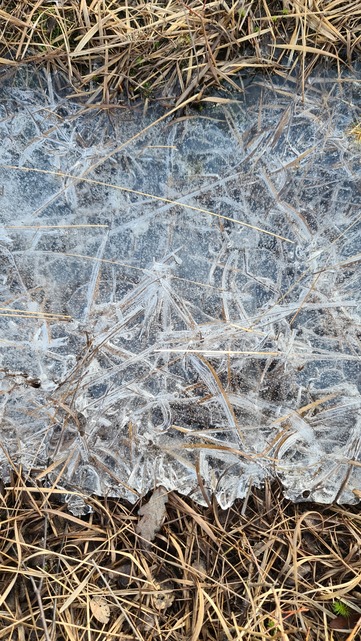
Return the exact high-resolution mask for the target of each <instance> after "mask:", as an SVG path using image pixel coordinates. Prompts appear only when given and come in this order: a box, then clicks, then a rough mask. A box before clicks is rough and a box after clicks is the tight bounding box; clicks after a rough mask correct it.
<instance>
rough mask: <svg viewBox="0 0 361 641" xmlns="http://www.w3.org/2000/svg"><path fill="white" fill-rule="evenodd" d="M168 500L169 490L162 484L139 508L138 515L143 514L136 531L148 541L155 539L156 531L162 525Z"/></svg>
mask: <svg viewBox="0 0 361 641" xmlns="http://www.w3.org/2000/svg"><path fill="white" fill-rule="evenodd" d="M167 502H168V492H167V490H166V489H165V488H164V487H162V486H160V487H158V488H157V489H156V490H155V492H154V493H153V495H152V496H151V498H150V499H149V501H148V503H145V505H142V507H141V508H140V509H139V511H138V515H139V516H141V519H139V523H138V525H137V527H136V531H137V532H138V534H140V535H141V536H142V537H143V538H144V539H146V540H147V541H153V539H154V537H155V535H156V533H157V532H159V530H160V528H161V527H162V523H163V521H164V517H165V506H166V503H167Z"/></svg>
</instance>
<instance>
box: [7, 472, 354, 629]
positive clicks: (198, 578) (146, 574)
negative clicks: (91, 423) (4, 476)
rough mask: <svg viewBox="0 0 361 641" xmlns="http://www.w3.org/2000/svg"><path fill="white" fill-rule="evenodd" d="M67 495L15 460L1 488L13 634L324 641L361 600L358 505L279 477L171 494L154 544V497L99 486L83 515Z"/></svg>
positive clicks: (8, 614)
mask: <svg viewBox="0 0 361 641" xmlns="http://www.w3.org/2000/svg"><path fill="white" fill-rule="evenodd" d="M164 491H165V490H164ZM158 493H159V490H158ZM64 496H65V495H64V490H61V489H56V488H55V487H44V486H41V485H40V484H39V482H37V483H35V482H33V481H31V480H30V479H29V478H27V480H25V479H24V477H23V476H22V475H21V474H20V472H19V471H16V470H14V472H13V478H12V481H11V482H10V483H9V484H8V485H7V486H6V487H4V486H3V487H2V490H1V514H0V518H1V535H0V554H1V556H0V581H1V585H2V591H1V608H0V639H12V640H13V641H21V640H24V639H27V640H29V641H33V640H34V641H35V640H36V641H80V640H81V641H83V640H84V641H85V640H86V641H93V640H97V641H100V640H104V639H107V641H110V640H112V639H127V640H129V641H132V640H133V639H137V640H138V641H145V640H147V641H151V640H152V639H158V640H164V641H166V640H167V641H181V640H183V639H189V640H191V641H197V640H198V639H202V640H203V639H204V640H205V639H207V640H208V639H209V640H214V641H220V640H228V641H237V640H238V639H244V640H245V641H255V640H256V639H264V640H267V639H282V640H283V641H290V640H292V641H293V640H295V641H296V640H300V641H301V640H302V641H305V640H306V639H307V641H321V640H322V641H323V640H326V639H327V640H329V639H331V638H336V637H332V635H333V634H336V632H333V630H332V626H330V623H331V622H332V620H333V617H334V614H333V612H335V607H336V604H339V605H338V606H337V608H338V610H339V609H340V607H341V605H342V607H343V606H344V604H343V601H344V600H345V601H347V603H350V604H351V606H352V608H353V610H354V611H355V612H357V611H358V612H360V607H359V606H360V595H361V592H360V581H361V574H360V567H361V558H360V548H359V545H358V541H359V540H360V536H361V517H360V514H359V513H358V512H357V511H356V508H350V507H346V508H341V507H338V506H337V507H328V508H321V507H320V506H316V505H306V504H304V505H293V504H291V503H289V502H288V501H287V499H285V498H283V497H282V492H281V488H280V487H278V486H272V487H271V486H269V485H266V487H265V489H264V490H257V489H256V490H253V491H252V492H250V494H249V496H248V497H247V498H246V499H245V500H243V501H238V502H237V503H236V504H235V505H234V506H233V507H232V508H230V509H229V510H226V511H222V510H220V509H219V508H218V507H217V505H216V504H212V505H211V506H210V507H207V508H202V507H200V506H199V505H196V504H194V503H192V502H191V501H190V500H188V499H184V498H182V497H180V496H179V495H177V494H176V493H170V494H168V495H167V497H165V498H166V501H167V503H166V512H165V518H164V521H163V524H162V525H161V526H160V528H159V527H157V532H156V533H155V534H154V537H152V538H153V540H152V541H151V542H149V541H147V540H145V539H144V536H142V534H141V533H140V532H141V528H139V522H140V516H139V514H142V515H143V518H144V514H146V512H147V510H146V507H145V500H143V501H142V507H141V509H140V510H139V508H140V503H139V504H137V505H134V506H131V505H127V504H125V503H124V502H121V501H119V500H110V499H109V500H102V501H99V500H97V499H96V498H95V497H94V498H86V499H84V500H85V502H86V503H87V504H88V507H89V508H90V509H91V512H90V513H89V514H88V515H87V516H84V517H79V516H74V515H73V514H71V513H70V512H69V511H68V509H67V507H66V504H65V503H64V501H63V499H64ZM68 498H69V497H68ZM73 498H74V496H73ZM149 505H151V502H149ZM138 512H139V514H138ZM340 599H342V601H341V600H340ZM340 604H341V605H340ZM355 621H356V622H355V623H354V622H353V624H352V625H353V632H351V634H350V635H349V637H348V638H349V640H352V639H354V638H356V634H357V630H358V629H359V628H358V627H357V626H359V616H358V617H357V620H356V619H355ZM330 635H331V636H330Z"/></svg>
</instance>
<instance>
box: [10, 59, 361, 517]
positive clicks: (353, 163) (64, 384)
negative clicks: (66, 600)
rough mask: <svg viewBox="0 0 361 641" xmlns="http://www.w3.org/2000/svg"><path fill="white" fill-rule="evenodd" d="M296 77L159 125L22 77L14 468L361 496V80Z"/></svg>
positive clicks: (131, 485)
mask: <svg viewBox="0 0 361 641" xmlns="http://www.w3.org/2000/svg"><path fill="white" fill-rule="evenodd" d="M275 82H276V81H275ZM277 82H278V84H277V85H273V86H271V84H270V83H269V81H267V80H261V79H258V80H257V79H255V80H254V81H253V82H252V83H250V85H249V87H248V89H247V90H246V91H245V94H244V95H242V96H235V97H234V99H232V100H231V101H230V102H228V103H226V104H219V105H217V104H216V105H215V106H212V105H210V106H209V105H208V106H206V107H205V108H203V109H202V110H199V111H196V110H194V111H192V112H191V113H190V114H188V115H187V117H184V115H182V114H177V116H176V117H173V118H166V119H164V120H162V121H161V122H159V123H158V124H154V123H155V122H156V120H157V118H159V116H160V115H162V114H161V112H157V111H156V110H154V111H152V112H149V114H147V115H146V116H144V115H143V114H142V111H141V109H140V108H139V109H137V108H133V109H132V110H129V109H126V108H119V109H109V110H98V111H96V110H90V109H88V110H87V109H84V106H81V105H76V104H74V103H72V102H71V101H66V100H65V99H64V97H62V96H61V95H58V94H57V91H56V90H55V88H54V82H53V79H51V78H49V77H45V76H42V75H40V76H39V75H38V76H37V75H36V74H35V73H34V74H33V72H32V71H31V70H29V69H28V70H27V71H26V77H25V75H24V72H23V71H22V72H20V73H19V75H18V77H17V79H16V82H15V83H14V82H13V81H12V82H8V83H6V82H5V81H3V83H2V87H1V90H0V163H1V168H0V190H1V191H0V193H1V196H0V261H1V271H0V306H1V309H0V369H1V371H0V377H1V378H0V386H1V387H0V389H1V396H0V412H1V431H0V437H1V451H0V456H1V461H2V471H3V474H5V473H6V471H5V470H6V466H7V461H8V458H9V457H11V459H12V460H14V461H15V462H17V463H21V464H22V465H23V466H24V468H25V469H27V470H30V469H35V470H39V469H46V468H47V467H49V466H50V467H49V479H50V481H51V482H53V481H54V480H55V479H61V483H63V485H64V486H66V487H67V488H77V489H79V488H80V489H83V490H85V491H86V492H95V493H97V494H102V495H104V494H107V495H112V496H122V497H125V498H127V499H130V500H133V501H134V500H135V499H136V497H137V496H138V494H139V493H144V492H146V491H147V490H148V489H150V488H152V487H154V486H155V485H157V484H161V485H163V486H165V487H167V488H169V489H173V488H175V489H177V490H179V491H180V492H183V493H185V494H190V495H192V496H193V497H194V498H196V499H197V500H199V501H203V497H202V494H201V492H200V490H199V478H201V479H202V480H203V485H204V491H206V492H209V493H215V494H216V496H217V499H218V501H219V503H220V504H221V505H222V506H224V507H225V506H228V505H230V504H231V503H232V502H233V501H234V499H235V498H236V497H241V496H244V495H245V493H246V492H247V489H248V487H249V485H250V484H252V483H255V484H259V483H262V481H264V480H265V479H266V478H267V477H275V476H276V477H278V478H280V479H281V481H282V483H283V484H284V487H285V492H286V494H287V495H288V496H289V497H291V498H292V499H293V500H296V501H297V500H302V499H305V498H309V499H314V500H316V501H320V502H324V503H328V502H332V501H334V500H338V501H340V502H349V503H352V502H356V500H357V498H356V496H355V494H354V493H353V490H354V489H361V465H360V462H361V457H360V451H361V422H360V392H361V380H360V376H361V374H360V325H359V322H360V257H361V254H360V249H361V247H360V245H361V239H360V236H361V223H360V220H361V217H360V205H361V192H360V180H361V165H360V153H361V148H360V145H359V144H358V143H357V142H355V141H354V140H353V139H352V137H350V136H349V135H348V128H349V127H350V126H351V125H352V124H354V123H355V122H356V121H357V118H358V117H359V114H360V105H361V98H360V84H359V82H357V81H356V79H354V78H353V77H352V76H348V77H345V81H344V82H343V83H340V82H337V81H336V79H335V78H334V77H330V76H329V77H328V78H327V77H326V75H325V76H324V77H323V76H322V75H320V76H319V77H316V76H314V77H313V78H312V79H311V80H310V81H309V83H308V85H307V87H306V92H305V97H304V100H302V97H301V96H300V95H298V93H297V92H296V91H295V88H294V86H293V85H292V84H291V83H289V84H287V83H286V82H282V81H280V80H278V81H277ZM5 165H6V166H7V167H5ZM174 201H176V202H174Z"/></svg>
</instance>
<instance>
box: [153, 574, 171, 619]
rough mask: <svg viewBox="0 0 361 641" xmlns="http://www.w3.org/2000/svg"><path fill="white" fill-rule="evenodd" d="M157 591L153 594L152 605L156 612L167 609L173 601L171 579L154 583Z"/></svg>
mask: <svg viewBox="0 0 361 641" xmlns="http://www.w3.org/2000/svg"><path fill="white" fill-rule="evenodd" d="M155 585H156V588H157V591H156V592H155V593H154V594H153V598H152V601H153V605H154V607H155V609H156V610H158V612H161V611H162V610H163V611H165V610H168V608H170V606H171V605H172V603H173V601H174V585H173V583H172V582H171V581H166V582H165V583H162V584H160V583H156V584H155Z"/></svg>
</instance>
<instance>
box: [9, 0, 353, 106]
mask: <svg viewBox="0 0 361 641" xmlns="http://www.w3.org/2000/svg"><path fill="white" fill-rule="evenodd" d="M0 18H1V23H2V26H1V31H0V62H1V63H2V64H7V65H9V64H10V65H11V64H15V65H17V64H21V63H23V62H24V61H25V62H35V63H40V64H48V65H50V67H51V68H56V69H58V70H61V72H62V73H63V74H65V76H66V77H67V79H68V81H69V83H70V84H71V86H72V87H73V88H74V90H75V92H76V94H77V95H82V96H84V95H85V96H86V97H87V98H88V99H89V100H90V101H91V102H105V103H108V102H112V101H118V100H119V98H121V97H123V96H125V95H126V96H127V97H128V98H131V99H136V98H143V99H144V87H145V86H146V90H145V94H146V98H151V97H157V98H162V99H163V101H164V102H165V103H167V102H168V103H170V104H172V105H173V106H174V104H181V103H182V102H183V101H184V100H185V99H187V98H189V97H192V96H193V97H194V98H195V99H196V98H199V97H201V96H202V95H203V93H204V92H205V91H206V89H207V88H209V87H212V86H218V85H220V83H222V84H223V85H226V86H227V85H228V86H229V87H230V88H233V89H236V90H239V89H240V86H239V81H237V80H236V79H235V76H236V75H237V74H239V72H241V71H243V70H248V71H249V70H251V71H252V70H260V69H272V70H276V71H277V72H278V73H284V72H285V70H286V71H287V73H291V72H292V71H293V70H294V68H295V67H296V66H297V67H298V68H299V70H300V72H301V76H302V79H303V81H304V79H305V78H306V77H307V75H308V74H309V73H310V71H311V69H312V67H313V66H314V64H315V63H316V61H317V60H318V59H320V58H324V57H326V58H330V59H332V60H333V61H336V62H337V63H340V61H341V60H343V61H346V62H348V63H349V62H351V59H352V57H353V55H354V54H357V53H358V52H359V50H360V46H361V38H360V31H361V4H359V3H358V2H356V3H355V2H353V3H349V4H347V3H346V4H345V3H344V2H343V1H341V0H339V1H336V2H330V1H329V0H320V1H319V2H317V3H315V4H313V5H310V3H309V2H308V0H284V1H283V2H280V1H279V0H273V1H272V0H271V1H267V0H250V1H249V2H240V1H239V0H214V1H212V0H189V1H186V0H168V1H167V2H164V0H152V1H151V2H148V1H146V0H126V2H124V3H123V2H122V3H117V2H114V1H112V0H92V1H90V0H89V1H87V2H86V1H85V0H84V1H82V2H79V1H78V0H63V1H61V2H57V3H49V2H47V0H28V1H27V2H23V0H18V1H15V0H14V1H12V2H8V1H4V0H3V1H1V0H0Z"/></svg>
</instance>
